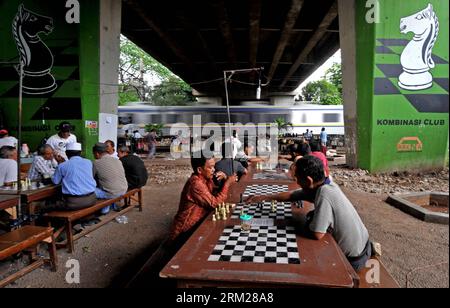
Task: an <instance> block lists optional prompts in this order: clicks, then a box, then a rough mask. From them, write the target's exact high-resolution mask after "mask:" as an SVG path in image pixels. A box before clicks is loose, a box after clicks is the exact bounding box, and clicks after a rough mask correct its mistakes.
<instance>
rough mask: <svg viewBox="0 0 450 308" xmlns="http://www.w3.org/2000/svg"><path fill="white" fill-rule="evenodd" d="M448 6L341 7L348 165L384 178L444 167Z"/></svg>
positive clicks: (424, 1) (431, 1)
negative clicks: (384, 174)
mask: <svg viewBox="0 0 450 308" xmlns="http://www.w3.org/2000/svg"><path fill="white" fill-rule="evenodd" d="M377 6H378V7H377ZM448 6H449V2H448V1H447V0H410V1H392V0H379V1H365V0H356V1H351V0H350V1H342V0H341V1H340V14H341V16H344V15H346V16H347V17H349V16H351V15H354V16H351V17H352V18H354V19H353V20H354V21H355V22H352V19H348V18H347V19H346V18H342V19H341V18H340V30H341V48H342V54H343V65H344V87H345V88H346V89H345V90H344V106H345V107H344V111H345V112H348V114H347V115H346V133H347V135H348V136H350V137H351V140H349V142H348V144H347V145H348V147H349V151H348V152H349V161H350V162H351V163H350V164H351V165H353V166H354V167H360V168H364V169H368V170H370V171H371V172H383V171H394V170H410V171H411V170H426V169H435V168H442V167H444V165H445V164H446V161H447V159H448V122H449V119H448V110H449V101H448V78H449V76H448V74H449V72H448V68H449V66H448V65H449V64H448V61H449V44H448V28H449V13H448V9H449V7H448ZM346 20H347V21H346ZM348 20H351V21H350V22H348ZM352 33H353V35H351V34H352Z"/></svg>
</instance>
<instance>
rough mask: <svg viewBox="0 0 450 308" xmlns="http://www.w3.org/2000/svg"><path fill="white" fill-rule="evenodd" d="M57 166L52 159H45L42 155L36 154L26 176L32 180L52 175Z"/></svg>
mask: <svg viewBox="0 0 450 308" xmlns="http://www.w3.org/2000/svg"><path fill="white" fill-rule="evenodd" d="M57 166H58V163H57V162H56V160H54V159H52V160H46V159H44V157H42V156H36V157H35V158H34V160H33V164H32V165H31V168H30V170H29V171H28V177H29V178H30V180H32V181H35V180H42V179H44V178H49V177H52V176H53V174H54V173H55V170H56V167H57Z"/></svg>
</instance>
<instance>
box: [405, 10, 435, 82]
mask: <svg viewBox="0 0 450 308" xmlns="http://www.w3.org/2000/svg"><path fill="white" fill-rule="evenodd" d="M400 32H401V33H403V34H407V33H409V32H413V33H414V38H413V39H412V40H411V42H409V43H408V45H406V47H405V49H404V50H403V52H402V55H401V57H400V63H401V65H402V67H403V73H401V74H400V76H399V81H398V85H399V87H400V88H402V89H405V90H411V91H418V90H424V89H428V88H431V87H432V86H433V76H432V75H431V73H430V72H429V71H430V69H432V68H434V67H435V63H434V61H433V58H432V51H433V47H434V44H435V43H436V40H437V37H438V34H439V20H438V17H437V16H436V14H435V12H434V10H433V6H432V5H431V4H428V7H427V8H425V9H424V10H422V11H420V12H417V13H415V14H413V15H411V16H408V17H404V18H402V19H401V20H400Z"/></svg>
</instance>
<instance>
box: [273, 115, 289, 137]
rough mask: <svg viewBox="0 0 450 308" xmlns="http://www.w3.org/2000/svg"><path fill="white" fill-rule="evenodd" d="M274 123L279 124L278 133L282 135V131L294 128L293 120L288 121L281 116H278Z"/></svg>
mask: <svg viewBox="0 0 450 308" xmlns="http://www.w3.org/2000/svg"><path fill="white" fill-rule="evenodd" d="M274 123H275V124H276V125H277V127H278V134H279V135H282V134H283V133H282V131H287V130H288V129H289V128H291V129H292V123H291V122H287V121H286V120H285V119H284V118H282V117H279V118H276V119H275V121H274Z"/></svg>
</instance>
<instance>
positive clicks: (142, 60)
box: [119, 36, 195, 106]
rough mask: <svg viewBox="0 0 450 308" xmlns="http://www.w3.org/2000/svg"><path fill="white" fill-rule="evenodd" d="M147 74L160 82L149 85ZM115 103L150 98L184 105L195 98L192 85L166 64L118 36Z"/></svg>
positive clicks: (157, 101)
mask: <svg viewBox="0 0 450 308" xmlns="http://www.w3.org/2000/svg"><path fill="white" fill-rule="evenodd" d="M144 75H150V76H151V78H152V79H153V80H157V81H159V82H160V84H159V85H157V86H154V87H153V88H152V87H151V86H149V85H148V84H147V82H146V81H145V80H144ZM119 85H120V86H119V105H121V106H123V105H126V104H127V103H129V102H134V101H150V102H151V103H152V104H153V105H157V106H168V105H186V104H188V102H192V101H195V98H194V97H193V95H192V88H191V87H190V86H189V85H188V84H187V83H185V82H184V81H183V80H181V79H180V78H178V77H177V76H176V75H174V74H173V73H172V72H171V71H170V70H169V69H168V68H166V67H165V66H164V65H162V64H161V63H159V62H158V61H156V60H155V59H154V58H152V57H151V56H150V55H149V54H147V53H146V52H145V51H143V50H142V49H141V48H139V47H138V46H137V45H136V44H134V43H133V42H131V41H130V40H128V39H127V38H126V37H125V36H121V38H120V64H119Z"/></svg>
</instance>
